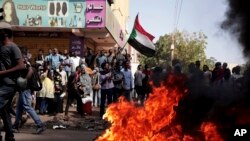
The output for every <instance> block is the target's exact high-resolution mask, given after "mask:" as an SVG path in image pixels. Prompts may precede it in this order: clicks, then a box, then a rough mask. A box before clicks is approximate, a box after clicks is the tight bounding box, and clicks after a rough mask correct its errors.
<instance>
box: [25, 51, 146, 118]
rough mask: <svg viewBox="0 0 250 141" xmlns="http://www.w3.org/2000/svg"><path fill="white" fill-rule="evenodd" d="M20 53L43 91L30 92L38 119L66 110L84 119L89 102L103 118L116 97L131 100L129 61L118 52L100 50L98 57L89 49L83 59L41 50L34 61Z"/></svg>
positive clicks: (66, 53)
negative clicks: (33, 72) (72, 108)
mask: <svg viewBox="0 0 250 141" xmlns="http://www.w3.org/2000/svg"><path fill="white" fill-rule="evenodd" d="M21 52H22V55H23V58H24V60H25V61H26V62H30V63H31V64H32V66H33V67H35V68H36V69H37V70H38V72H39V74H40V78H41V81H42V86H43V87H42V89H41V90H40V91H34V92H32V97H33V101H34V102H33V103H34V108H35V109H37V111H39V112H38V113H39V114H41V115H43V114H51V115H55V114H57V113H63V112H65V115H68V109H69V106H72V107H76V110H77V112H78V113H79V114H80V115H81V116H84V114H86V113H88V111H84V109H83V107H84V106H83V104H85V101H88V102H91V104H92V105H91V106H93V107H99V108H100V117H102V116H103V114H104V113H105V107H106V105H107V104H110V103H112V102H116V101H117V100H118V97H119V96H121V95H124V96H125V97H126V99H127V100H130V93H131V91H132V90H133V88H134V82H133V81H134V80H133V77H134V76H133V74H132V72H131V68H130V59H131V58H130V55H129V54H127V53H125V54H124V53H123V54H122V52H121V49H120V48H119V49H118V50H117V51H116V50H114V51H113V50H109V51H108V52H105V51H104V50H101V51H100V52H98V53H97V54H93V53H92V51H91V50H90V49H88V51H87V52H86V54H85V56H84V57H79V56H77V55H76V54H75V52H68V51H67V50H64V52H63V53H61V52H59V51H58V50H57V48H54V49H50V50H49V51H48V52H49V53H48V54H44V51H43V50H42V49H40V50H39V53H38V55H37V56H34V57H33V56H32V55H31V54H30V53H29V52H28V50H27V49H26V48H23V47H21ZM143 77H144V76H143ZM141 79H142V78H141ZM139 85H140V86H142V84H139ZM106 99H107V100H106ZM64 105H66V107H65V109H64Z"/></svg>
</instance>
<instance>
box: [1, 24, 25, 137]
mask: <svg viewBox="0 0 250 141" xmlns="http://www.w3.org/2000/svg"><path fill="white" fill-rule="evenodd" d="M12 36H13V33H12V30H11V26H10V25H9V24H7V23H5V22H0V54H1V55H0V116H1V118H2V120H3V123H4V129H5V132H6V133H5V141H15V139H14V134H13V131H12V124H11V117H10V113H9V110H8V109H9V108H10V102H11V101H12V98H13V96H14V94H15V92H16V81H15V80H16V79H17V77H18V76H17V74H18V73H17V72H18V71H20V70H23V69H24V63H23V59H22V54H21V51H20V49H19V48H18V47H17V45H16V44H15V43H13V42H12ZM0 139H1V138H0Z"/></svg>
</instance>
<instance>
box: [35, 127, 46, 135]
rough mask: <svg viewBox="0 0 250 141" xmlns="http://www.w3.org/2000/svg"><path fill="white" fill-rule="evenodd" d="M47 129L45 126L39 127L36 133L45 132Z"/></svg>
mask: <svg viewBox="0 0 250 141" xmlns="http://www.w3.org/2000/svg"><path fill="white" fill-rule="evenodd" d="M45 130H46V129H45V127H44V126H43V127H38V128H37V129H36V134H41V133H42V132H44V131H45Z"/></svg>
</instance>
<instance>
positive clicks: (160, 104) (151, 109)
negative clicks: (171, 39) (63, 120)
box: [97, 75, 222, 141]
mask: <svg viewBox="0 0 250 141" xmlns="http://www.w3.org/2000/svg"><path fill="white" fill-rule="evenodd" d="M185 82H186V81H185V77H184V76H174V75H170V76H169V77H168V80H167V82H166V84H165V85H162V86H161V87H158V88H153V92H152V94H151V95H150V96H149V98H148V99H147V101H146V102H145V105H144V107H136V105H135V104H134V103H129V102H127V101H125V100H124V98H120V101H119V102H118V103H115V104H112V105H110V106H109V108H108V110H107V112H106V114H105V116H104V117H105V118H106V119H107V120H108V121H109V122H111V124H112V126H111V127H110V128H109V129H107V130H106V132H105V133H104V134H103V135H102V136H101V137H99V138H98V139H97V140H98V141H112V140H114V141H125V140H126V141H135V140H136V141H140V140H141V141H168V140H171V141H172V140H176V141H178V140H179V141H182V140H185V141H197V140H200V141H202V140H208V141H211V140H214V141H220V140H222V138H221V136H220V135H219V133H218V132H217V127H216V125H215V124H214V123H212V122H209V121H208V122H205V120H204V122H201V123H200V124H199V125H198V127H197V128H191V129H183V127H184V126H183V125H184V123H182V122H180V121H181V120H183V118H179V114H178V111H181V108H183V107H182V106H181V107H179V105H178V104H179V103H180V101H182V100H184V99H185V97H186V95H188V90H187V89H186V88H185ZM180 119H181V120H180ZM187 119H188V118H187ZM184 120H185V119H184ZM185 122H186V123H188V122H193V121H187V120H185Z"/></svg>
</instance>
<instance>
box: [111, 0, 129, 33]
mask: <svg viewBox="0 0 250 141" xmlns="http://www.w3.org/2000/svg"><path fill="white" fill-rule="evenodd" d="M111 9H112V11H113V13H114V15H115V17H116V19H117V20H118V21H119V23H120V25H121V27H124V29H125V30H128V29H127V27H128V18H129V0H114V4H112V5H111Z"/></svg>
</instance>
